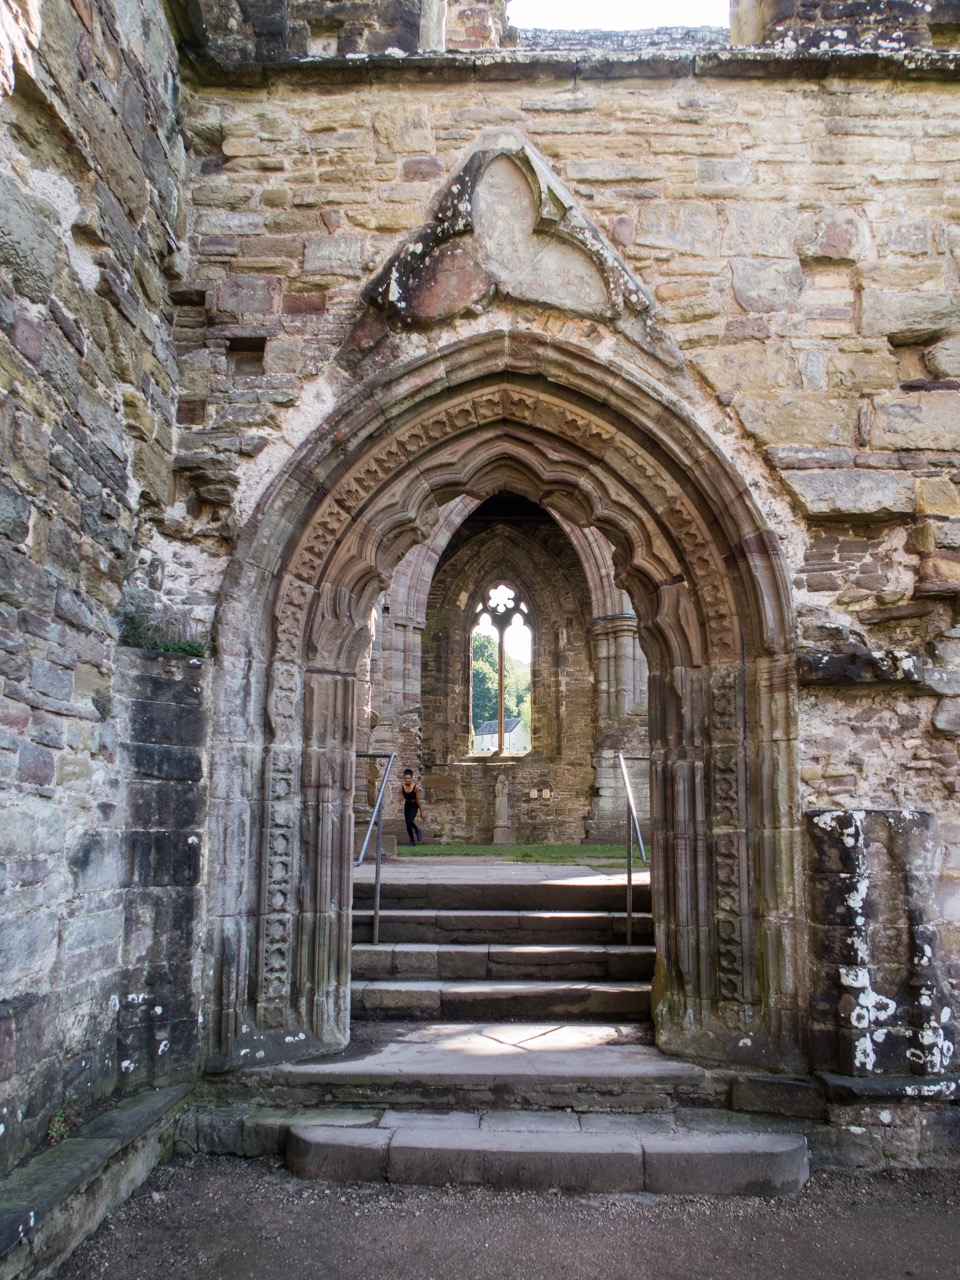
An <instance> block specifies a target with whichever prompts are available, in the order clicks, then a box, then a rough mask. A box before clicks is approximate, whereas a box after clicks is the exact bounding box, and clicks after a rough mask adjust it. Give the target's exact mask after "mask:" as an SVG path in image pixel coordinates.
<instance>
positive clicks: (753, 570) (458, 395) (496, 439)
mask: <svg viewBox="0 0 960 1280" xmlns="http://www.w3.org/2000/svg"><path fill="white" fill-rule="evenodd" d="M476 355H477V352H476V351H471V352H470V353H469V356H470V359H467V360H465V361H464V366H467V365H469V364H470V363H471V362H472V363H473V371H472V372H473V374H474V376H470V373H469V371H468V370H467V368H466V367H462V368H461V369H460V370H459V373H460V375H461V376H460V377H459V378H457V377H454V376H453V370H452V368H451V362H450V360H449V359H448V362H447V366H446V368H445V384H446V385H445V389H444V392H443V393H442V394H441V395H436V394H432V393H430V392H429V391H428V392H427V393H426V394H424V395H422V396H420V397H417V398H415V401H414V402H413V403H412V404H411V402H410V398H409V394H408V393H407V392H406V389H405V388H403V387H402V385H400V383H399V382H398V384H397V386H396V394H397V396H398V399H397V402H396V407H395V409H394V410H393V411H391V412H390V413H385V412H384V406H385V405H388V404H389V398H390V388H389V386H388V387H383V386H382V387H381V388H380V392H379V408H378V411H377V413H376V414H375V415H372V416H371V414H370V409H369V406H368V405H365V406H362V407H361V406H359V405H358V404H353V405H350V406H345V407H344V408H343V410H342V411H341V428H340V429H341V430H342V433H343V437H344V438H347V439H350V440H351V441H352V442H353V443H352V446H351V448H350V449H349V450H348V451H346V453H345V454H343V455H342V456H341V457H340V458H338V459H337V460H336V461H331V460H330V459H329V458H328V457H327V456H326V455H325V454H323V453H322V451H321V450H320V449H319V448H318V449H317V451H316V455H315V456H313V455H311V454H310V452H309V450H305V451H304V453H303V455H302V456H301V458H300V459H299V460H298V469H297V472H296V473H293V472H291V474H290V476H289V478H288V480H287V482H286V484H287V491H286V494H285V498H286V502H287V506H286V512H287V517H288V520H289V514H290V509H291V504H293V507H294V508H295V509H296V510H299V511H300V512H302V515H301V517H300V521H299V532H298V534H297V536H296V538H295V539H293V540H290V539H289V538H288V540H287V544H286V549H281V548H279V547H278V551H279V553H280V562H279V563H277V572H276V575H275V576H274V577H273V584H274V590H273V600H274V603H273V608H272V610H271V612H272V616H273V618H274V619H275V623H274V628H273V635H272V638H271V639H270V642H269V643H268V644H267V646H266V647H265V650H266V651H265V657H267V659H268V668H267V670H268V678H269V687H268V689H267V690H266V712H267V716H266V727H267V739H268V740H267V744H266V748H265V755H266V769H265V777H264V801H265V803H264V807H263V813H262V816H263V822H262V830H263V840H264V846H263V848H264V856H263V861H262V864H261V865H262V872H261V874H262V879H261V886H262V891H261V897H260V903H261V910H260V915H259V922H260V924H259V948H258V950H259V955H258V957H257V962H256V964H255V966H254V970H253V973H252V974H251V975H250V976H251V978H252V980H253V982H252V985H253V986H254V987H255V990H256V1017H257V1020H258V1024H259V1025H260V1026H261V1027H270V1026H278V1027H279V1026H284V1025H295V1026H299V1027H302V1028H303V1027H305V1028H308V1029H309V1031H310V1032H311V1033H312V1034H313V1035H314V1036H316V1037H317V1039H318V1040H319V1041H321V1042H323V1043H336V1042H337V1041H338V1040H340V1041H342V1040H345V1038H346V1036H347V1034H348V1014H349V1005H348V1001H349V996H348V980H349V917H350V908H349V901H350V897H349V894H350V878H351V865H352V864H351V856H352V849H353V800H354V794H353V793H354V764H355V751H356V736H357V735H356V705H357V700H356V682H357V675H358V669H359V665H360V661H361V657H362V655H363V653H364V652H365V651H366V649H367V647H368V644H369V639H370V635H369V619H370V616H371V611H372V609H373V607H374V605H375V603H376V600H377V598H378V596H379V595H380V594H381V593H382V592H383V591H384V590H385V589H386V587H387V586H388V585H389V581H390V575H391V573H392V572H393V569H394V567H395V566H396V565H397V564H398V563H399V562H400V560H401V559H402V558H403V556H404V555H405V554H406V553H407V551H408V550H409V549H410V548H411V547H412V546H414V545H415V544H417V543H420V542H425V541H426V540H427V539H428V538H429V537H430V535H431V532H432V531H433V529H435V528H436V527H437V525H438V524H439V522H440V521H441V520H442V518H443V513H444V512H445V510H446V509H447V507H448V504H450V503H452V502H456V501H460V500H463V499H469V500H470V501H471V502H474V503H480V502H483V501H484V500H485V499H487V498H488V497H490V496H492V495H493V494H495V493H498V492H502V491H504V490H508V491H510V492H512V493H516V494H518V495H520V496H521V497H524V498H526V499H527V500H529V501H530V502H534V503H537V504H539V505H540V506H541V507H543V508H544V509H545V510H546V511H548V512H549V513H550V514H551V516H554V517H555V518H556V519H557V520H558V521H564V522H566V524H568V525H570V526H572V527H574V528H576V529H578V530H583V531H586V530H595V531H597V532H598V533H599V534H601V535H602V536H603V538H605V539H606V540H607V541H608V542H609V543H610V544H611V546H612V547H613V548H614V553H613V554H614V563H615V566H616V570H617V581H618V585H619V586H620V587H621V588H622V589H623V590H625V591H626V592H627V593H628V595H629V597H630V601H631V604H632V606H633V611H634V612H635V613H636V615H637V618H638V621H639V632H640V635H641V638H642V643H643V648H644V651H645V653H646V654H647V657H648V660H649V664H650V689H651V708H650V709H651V756H652V765H651V779H652V787H651V815H652V829H653V883H654V903H655V907H654V909H655V915H656V918H657V921H658V923H657V952H658V960H657V979H656V990H655V1000H656V1020H657V1028H658V1038H659V1042H660V1044H661V1046H662V1047H664V1048H667V1049H670V1050H672V1051H675V1052H680V1053H686V1054H689V1055H691V1056H697V1057H700V1058H710V1059H714V1060H719V1061H746V1062H750V1061H765V1062H767V1063H769V1062H773V1061H775V1062H777V1063H779V1064H782V1065H784V1066H791V1065H795V1064H797V1063H798V1062H799V1060H800V1055H801V1054H802V1047H801V1046H800V1045H799V1043H798V1035H797V974H798V968H799V962H800V954H799V953H800V949H801V939H800V936H799V934H798V930H797V920H798V912H797V899H798V896H799V893H800V892H801V889H800V885H801V883H802V881H801V877H800V874H799V868H798V867H797V865H796V861H795V840H796V817H795V803H794V788H795V777H796V761H795V741H794V738H795V730H794V727H793V725H794V705H793V704H794V693H793V683H794V680H795V675H794V670H793V662H792V655H791V647H792V635H793V629H792V626H791V619H790V609H789V597H788V594H787V590H786V586H785V578H784V574H783V572H782V565H781V562H780V557H779V551H778V548H777V546H776V540H775V538H774V537H773V536H772V534H770V533H769V531H768V530H767V529H766V528H765V527H764V525H763V522H762V520H761V519H760V518H759V515H758V513H757V511H756V509H755V508H754V507H753V505H752V501H751V500H750V498H749V497H748V496H747V493H746V490H745V487H744V486H743V485H742V484H741V483H740V482H739V481H738V478H737V476H736V475H735V473H733V472H732V470H731V468H730V466H729V464H728V463H727V462H726V461H725V460H724V459H723V457H722V456H721V455H720V453H719V452H718V451H717V450H715V449H714V448H713V446H712V445H711V444H710V442H709V440H708V439H707V438H706V437H705V436H704V434H703V433H702V432H701V431H700V430H699V429H698V428H697V427H696V426H695V425H694V424H693V423H692V422H691V421H690V420H689V419H687V418H685V417H684V416H683V415H682V414H679V413H678V412H676V411H675V410H672V409H668V408H667V407H666V406H665V405H664V403H663V402H662V400H660V399H658V398H656V397H654V396H652V395H651V394H650V392H649V390H648V389H647V388H646V387H645V386H643V385H642V384H641V383H639V382H634V383H633V384H632V385H627V382H626V380H625V379H624V380H623V385H621V386H620V387H618V388H613V387H611V386H610V385H609V378H608V377H607V376H606V375H605V373H604V371H603V370H600V369H597V368H594V367H592V366H591V365H590V362H589V361H588V360H585V359H584V357H583V356H582V354H580V353H566V358H567V362H568V366H569V367H568V369H567V377H566V381H569V382H575V383H576V384H577V385H578V386H579V387H581V388H582V387H585V386H589V380H590V375H592V376H593V377H594V378H595V380H596V385H598V386H599V385H603V386H605V388H606V389H605V392H604V398H605V403H601V402H600V401H599V400H592V399H591V398H590V397H589V396H588V395H586V394H584V393H583V392H582V391H578V392H573V391H571V390H570V389H569V387H567V386H565V385H564V380H565V379H564V378H561V376H560V371H559V370H558V373H557V375H556V376H555V377H553V378H550V379H547V378H544V377H540V378H537V379H531V378H530V377H529V376H527V375H525V374H524V373H523V372H522V371H520V370H519V369H518V370H517V371H516V372H514V371H512V370H511V368H510V367H509V366H510V361H509V360H507V368H505V369H504V368H501V370H500V372H499V373H496V374H494V375H491V373H490V372H489V370H487V371H486V372H484V373H483V375H482V376H476V361H475V360H474V359H473V357H475V356H476ZM525 358H526V357H525ZM480 363H483V360H482V359H481V361H480ZM520 363H521V364H522V363H523V362H522V361H521V362H520ZM418 377H419V378H420V379H421V381H420V385H422V386H426V387H429V386H430V383H429V380H428V379H427V378H425V377H424V376H423V371H422V370H421V371H420V372H419V374H418ZM433 385H435V386H438V385H443V382H442V381H441V380H440V379H439V378H438V379H437V380H436V382H435V383H434V384H433ZM351 415H352V417H351ZM351 424H352V427H353V430H352V431H351V430H350V429H349V428H350V426H351ZM307 478H309V479H307ZM318 485H319V495H320V496H319V500H318ZM281 488H282V486H281ZM279 492H280V490H279V489H278V491H277V493H275V494H274V496H273V499H272V503H271V505H272V504H273V503H276V502H277V501H278V496H279ZM266 525H267V528H266V530H265V532H266V533H267V535H268V536H269V534H270V532H271V527H270V522H269V521H267V522H266ZM288 527H289V524H288ZM272 532H273V533H274V534H276V533H277V532H278V527H277V523H275V524H274V525H273V529H272ZM265 674H266V670H265Z"/></svg>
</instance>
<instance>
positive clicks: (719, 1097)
mask: <svg viewBox="0 0 960 1280" xmlns="http://www.w3.org/2000/svg"><path fill="white" fill-rule="evenodd" d="M358 1035H359V1033H358ZM644 1036H645V1029H644V1028H643V1027H639V1026H636V1025H631V1024H626V1025H625V1023H624V1022H623V1021H619V1020H618V1022H616V1023H594V1024H587V1023H582V1022H577V1023H567V1022H561V1021H559V1020H553V1021H550V1022H543V1021H537V1022H533V1021H527V1022H511V1021H507V1020H501V1021H498V1022H491V1023H484V1022H473V1023H466V1022H464V1023H450V1022H445V1021H442V1020H440V1019H434V1020H433V1021H432V1022H430V1023H425V1024H418V1023H414V1022H411V1023H410V1024H409V1025H408V1026H406V1027H403V1026H401V1027H398V1028H397V1029H396V1030H393V1029H392V1028H391V1024H390V1023H383V1024H381V1025H380V1026H377V1025H369V1026H368V1027H367V1028H365V1030H364V1033H363V1038H364V1040H366V1041H367V1043H368V1044H370V1043H371V1042H372V1046H373V1047H369V1048H366V1049H361V1050H360V1051H359V1052H357V1051H355V1050H354V1051H351V1050H348V1052H347V1055H346V1056H345V1058H344V1059H343V1060H336V1059H327V1058H318V1059H315V1060H313V1061H305V1062H289V1063H278V1064H275V1065H272V1066H262V1067H256V1066H251V1067H250V1068H248V1069H247V1070H246V1071H245V1072H244V1076H243V1080H244V1085H243V1096H244V1098H246V1099H248V1100H255V1099H262V1100H263V1101H264V1102H269V1104H270V1105H271V1106H275V1107H281V1106H282V1107H291V1106H293V1107H303V1106H316V1105H318V1103H321V1102H323V1103H326V1104H327V1105H335V1106H358V1105H362V1106H370V1107H389V1108H399V1109H403V1110H424V1109H425V1110H439V1109H443V1110H455V1111H480V1110H484V1109H493V1110H504V1109H523V1110H546V1109H563V1108H565V1107H570V1108H572V1109H573V1110H575V1111H577V1112H585V1111H613V1110H615V1111H621V1112H633V1113H639V1112H664V1113H666V1112H672V1111H675V1110H676V1109H677V1108H682V1107H700V1108H708V1109H713V1108H717V1107H723V1106H725V1105H726V1103H727V1100H728V1093H729V1087H728V1085H727V1084H726V1083H724V1082H722V1081H721V1083H720V1084H719V1085H717V1084H715V1082H714V1081H713V1080H712V1077H710V1076H709V1075H708V1073H706V1072H705V1071H704V1070H703V1069H702V1068H701V1067H698V1066H695V1065H694V1064H693V1063H689V1062H683V1061H681V1060H680V1059H678V1058H668V1057H666V1056H665V1055H664V1054H662V1053H660V1052H659V1050H657V1049H655V1048H654V1047H653V1046H652V1045H650V1044H649V1043H645V1042H644ZM224 1085H225V1091H226V1096H227V1097H229V1096H231V1089H230V1081H229V1080H225V1082H224Z"/></svg>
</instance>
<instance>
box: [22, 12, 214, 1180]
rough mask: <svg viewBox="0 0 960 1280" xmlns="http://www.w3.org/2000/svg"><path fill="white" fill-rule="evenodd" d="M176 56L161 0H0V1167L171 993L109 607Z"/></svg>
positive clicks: (153, 462)
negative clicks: (137, 841) (130, 788)
mask: <svg viewBox="0 0 960 1280" xmlns="http://www.w3.org/2000/svg"><path fill="white" fill-rule="evenodd" d="M176 70H177V57H176V52H175V48H174V44H173V40H172V37H171V32H170V28H169V24H168V21H167V18H166V17H165V15H164V12H163V10H162V8H161V7H160V6H159V5H155V4H153V3H151V2H147V3H139V2H136V3H135V2H133V0H116V2H115V0H102V2H101V0H75V3H73V4H71V3H68V2H67V0H43V3H42V4H41V2H40V0H27V3H26V4H24V3H22V0H21V3H20V4H19V5H16V4H14V3H13V2H12V0H0V975H2V977H0V1172H2V1171H3V1170H5V1169H6V1168H8V1167H9V1166H10V1165H11V1164H13V1163H15V1162H16V1161H17V1160H19V1159H20V1158H21V1157H22V1156H23V1155H24V1154H25V1152H26V1151H27V1150H29V1149H30V1148H32V1147H35V1146H36V1145H37V1144H38V1143H39V1142H41V1141H42V1140H43V1139H44V1137H45V1134H46V1130H47V1126H48V1123H49V1120H50V1116H51V1114H52V1112H53V1111H54V1110H55V1109H56V1108H61V1107H62V1108H63V1109H65V1110H66V1111H67V1112H68V1113H79V1112H81V1111H82V1109H83V1108H84V1107H85V1106H87V1105H88V1104H89V1103H90V1102H91V1101H92V1100H93V1099H96V1098H99V1097H102V1096H104V1095H105V1094H108V1093H110V1092H111V1091H112V1090H113V1089H114V1088H115V1087H116V1086H117V1084H118V1082H121V1083H123V1084H124V1085H125V1086H129V1085H131V1084H134V1085H135V1084H136V1083H139V1082H140V1081H143V1082H146V1080H148V1079H150V1078H151V1070H150V1069H149V1068H148V1067H147V1065H146V1063H145V1062H144V1054H143V1053H142V1052H141V1042H142V1037H141V1036H140V1034H139V1032H138V1031H137V1030H136V1025H137V1024H139V1023H142V1022H143V1021H144V1020H145V1018H146V1016H147V1012H148V1011H150V1010H155V1009H156V1008H157V1007H159V1008H161V1009H164V1007H165V1006H166V1005H167V1001H166V999H165V998H163V996H162V991H163V981H164V973H165V969H164V963H163V957H162V955H159V954H158V952H160V953H162V952H163V951H164V949H165V948H166V946H167V945H168V943H167V938H168V936H169V937H171V938H173V937H175V935H173V934H171V935H166V934H161V935H159V936H158V935H157V934H155V933H154V930H156V929H158V928H160V929H165V928H166V925H165V923H164V921H163V920H162V918H161V917H160V916H159V915H157V914H156V913H153V914H151V909H150V904H149V903H148V902H147V897H148V896H149V895H148V894H147V893H145V892H140V893H130V892H128V890H129V889H130V886H131V885H132V886H134V887H135V888H136V887H140V886H144V885H145V884H146V885H149V884H151V883H155V879H154V881H153V882H151V879H150V874H151V872H150V869H149V865H148V864H149V859H148V858H147V859H146V861H145V860H144V857H142V856H141V855H140V854H139V853H138V852H137V851H135V850H134V849H133V848H132V846H131V843H130V841H129V840H127V839H125V836H124V832H125V830H126V828H127V827H128V826H129V825H130V824H131V816H132V815H131V814H130V813H129V812H128V808H127V806H128V801H129V800H130V797H128V795H127V792H126V787H125V775H126V774H128V773H129V772H130V771H131V769H133V771H134V772H136V771H138V770H139V771H140V772H141V773H143V771H144V770H145V771H146V774H147V775H149V773H150V768H151V763H150V761H149V760H147V759H146V758H145V757H144V755H143V753H142V752H141V753H140V757H139V763H136V762H133V761H132V756H133V755H136V749H135V748H133V747H127V746H126V745H125V742H127V741H129V738H130V732H129V730H128V729H127V728H124V726H123V722H122V721H121V718H120V716H119V711H120V709H121V704H122V703H123V700H124V699H123V687H122V682H121V683H118V680H119V677H118V665H117V664H118V658H117V650H116V640H117V623H116V616H115V615H116V610H117V607H118V604H119V602H120V599H121V594H122V592H123V590H124V587H125V585H127V584H129V583H130V582H131V581H135V580H136V575H137V573H138V572H140V570H146V568H147V566H146V564H145V563H141V553H140V545H139V544H140V525H141V520H142V519H143V517H144V516H145V515H149V513H150V512H151V511H157V510H163V509H164V508H165V507H166V506H167V505H168V504H169V502H170V501H171V499H172V496H173V495H172V480H171V472H170V446H171V442H172V429H173V419H174V405H175V399H176V370H175V360H174V353H173V348H172V344H171V333H170V313H169V303H168V300H167V292H166V282H165V279H164V269H165V265H166V266H167V267H171V268H172V269H173V270H176V263H177V255H178V253H179V249H180V241H181V236H182V235H183V232H184V229H185V202H184V199H183V192H182V186H181V182H182V178H183V174H184V155H185V153H184V146H183V140H182V137H181V134H180V124H179V115H178V105H177V93H178V89H177V81H176ZM138 566H139V568H138ZM159 567H160V566H159V565H155V566H154V567H153V569H152V570H151V571H150V574H151V577H152V580H153V582H154V583H156V582H157V577H156V574H157V571H158V569H159ZM130 661H134V659H130ZM128 665H129V662H128ZM134 665H135V661H134ZM131 678H132V677H131V676H129V674H128V675H126V676H124V679H125V680H129V679H131ZM133 738H134V741H136V740H137V730H136V729H134V730H133ZM141 740H142V738H141ZM148 740H149V739H148ZM156 763H157V762H156V761H155V762H154V764H156ZM153 874H154V876H156V875H157V874H158V873H157V872H156V871H154V872H153ZM175 968H176V966H174V969H175ZM131 998H134V999H133V1003H131ZM168 1016H169V1010H168V1009H166V1010H165V1012H164V1014H162V1015H161V1014H156V1015H155V1016H154V1021H155V1022H156V1023H157V1028H158V1029H161V1021H160V1020H161V1019H162V1018H163V1017H168ZM181 1030H182V1029H181V1028H177V1029H176V1030H175V1032H174V1034H173V1035H172V1036H165V1035H160V1036H159V1037H158V1038H157V1039H156V1044H157V1046H159V1045H160V1044H162V1043H163V1040H164V1039H165V1038H166V1039H168V1041H169V1042H170V1044H172V1045H173V1046H174V1048H175V1049H176V1047H177V1046H181V1045H184V1044H186V1043H187V1042H188V1040H189V1037H188V1036H185V1035H184V1034H180V1032H181ZM164 1052H166V1050H165V1051H164ZM191 1053H192V1050H189V1049H188V1050H187V1053H186V1059H187V1060H189V1061H191V1062H192V1058H191ZM174 1056H176V1055H174ZM133 1062H136V1063H137V1064H138V1069H137V1071H133V1070H132V1069H131V1066H130V1064H131V1063H133ZM124 1063H126V1066H124ZM183 1069H184V1059H183V1057H180V1058H179V1061H178V1065H177V1068H176V1069H175V1070H183ZM188 1069H191V1070H192V1066H191V1067H189V1068H188ZM164 1070H167V1068H166V1066H163V1068H162V1070H161V1071H160V1075H161V1076H162V1074H163V1071H164Z"/></svg>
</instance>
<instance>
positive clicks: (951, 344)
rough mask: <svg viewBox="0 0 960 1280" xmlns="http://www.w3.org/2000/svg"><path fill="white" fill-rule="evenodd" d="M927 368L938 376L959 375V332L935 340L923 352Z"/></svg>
mask: <svg viewBox="0 0 960 1280" xmlns="http://www.w3.org/2000/svg"><path fill="white" fill-rule="evenodd" d="M923 358H924V361H925V363H926V366H927V368H928V369H929V370H930V372H931V373H932V374H934V375H935V376H936V377H938V378H957V377H960V334H952V335H951V336H950V337H949V338H944V339H943V341H942V342H935V343H934V344H933V345H932V346H929V347H927V349H926V351H924V353H923Z"/></svg>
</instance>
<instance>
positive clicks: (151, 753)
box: [128, 743, 203, 782]
mask: <svg viewBox="0 0 960 1280" xmlns="http://www.w3.org/2000/svg"><path fill="white" fill-rule="evenodd" d="M128 753H129V756H130V762H131V764H132V766H133V768H134V770H135V771H136V772H137V774H139V776H140V777H143V778H164V779H167V780H168V781H171V782H199V781H200V779H201V778H202V777H203V759H202V757H201V756H200V753H199V752H198V751H195V750H193V749H192V748H190V747H174V746H169V745H164V746H154V745H151V744H145V743H133V744H131V746H130V747H128Z"/></svg>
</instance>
